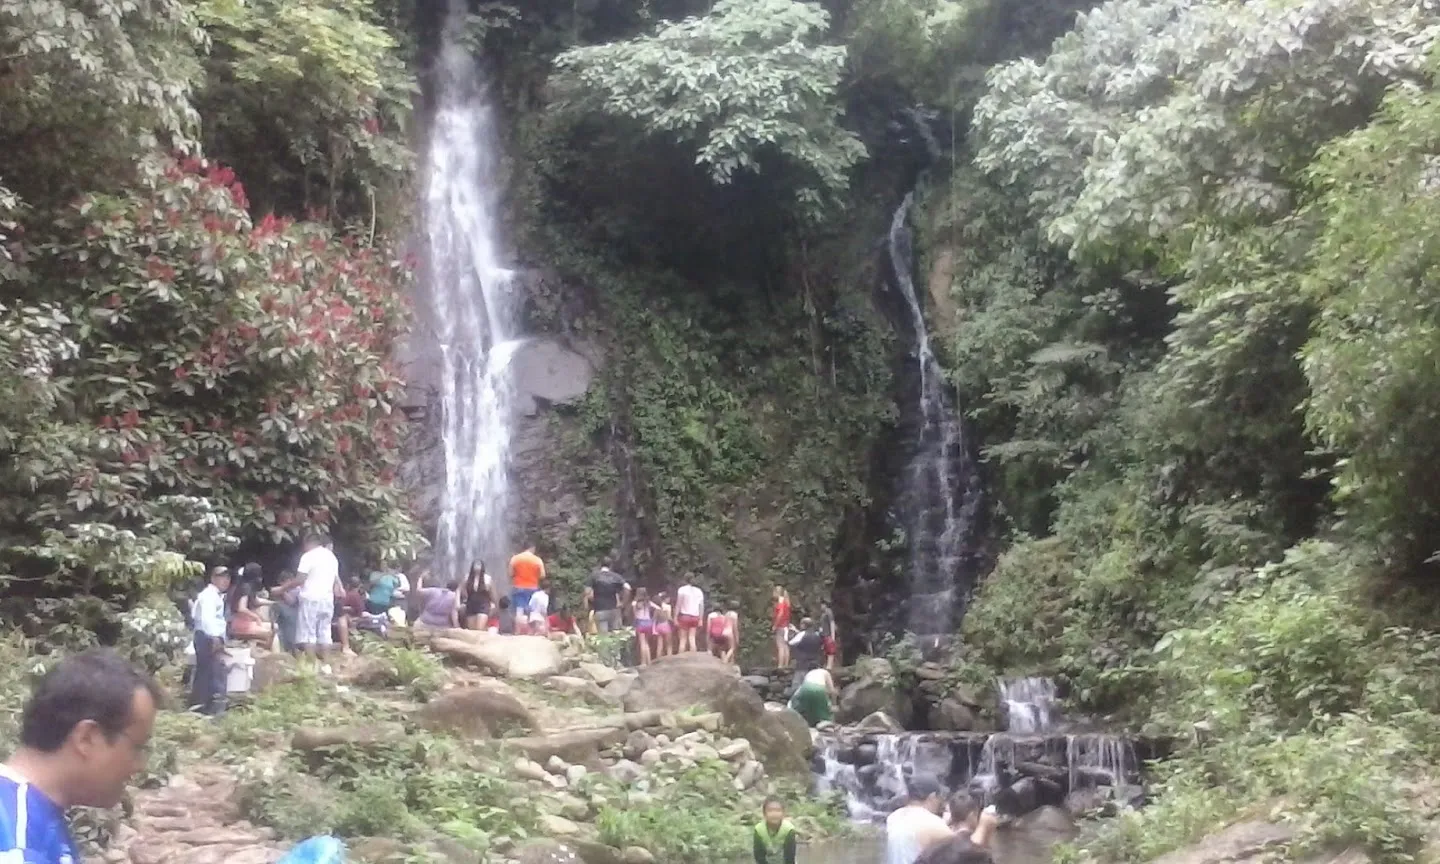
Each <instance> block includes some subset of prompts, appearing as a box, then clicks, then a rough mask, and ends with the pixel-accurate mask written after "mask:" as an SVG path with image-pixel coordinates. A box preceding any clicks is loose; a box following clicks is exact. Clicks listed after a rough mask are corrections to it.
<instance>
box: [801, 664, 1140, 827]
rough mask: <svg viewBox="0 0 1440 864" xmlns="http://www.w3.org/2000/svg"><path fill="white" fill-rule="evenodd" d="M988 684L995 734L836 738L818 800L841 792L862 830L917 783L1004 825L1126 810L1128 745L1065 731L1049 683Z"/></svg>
mask: <svg viewBox="0 0 1440 864" xmlns="http://www.w3.org/2000/svg"><path fill="white" fill-rule="evenodd" d="M995 684H996V689H997V695H998V696H999V700H1000V702H1001V704H1002V705H1003V706H1004V708H1005V716H1006V718H1007V721H1006V730H1005V731H1004V732H996V733H984V732H959V733H927V732H919V733H912V732H906V733H900V734H865V733H859V734H850V735H846V734H845V733H843V732H842V733H840V734H838V735H836V736H835V737H830V738H827V739H825V740H824V742H823V744H822V746H821V748H820V753H819V758H818V759H817V760H816V765H815V772H816V775H817V776H816V784H817V786H818V787H819V790H820V791H821V792H825V791H830V790H837V791H841V792H843V793H844V796H845V799H846V802H847V805H848V809H849V812H850V815H851V817H852V818H855V819H858V820H862V821H875V820H878V819H881V818H883V817H884V815H885V814H886V813H888V812H889V811H891V810H893V809H894V808H895V807H897V806H899V805H900V804H902V803H904V800H905V789H906V784H907V781H908V780H909V778H911V777H913V776H914V775H916V774H921V773H923V774H928V775H931V776H933V777H935V778H936V779H937V780H939V781H940V782H941V783H942V784H943V785H945V786H946V787H947V788H949V789H952V790H954V789H968V790H969V791H970V792H971V793H972V794H974V795H977V796H980V797H982V798H983V799H985V800H986V801H989V802H993V803H995V804H996V805H997V806H999V807H1000V809H1001V811H1002V812H1004V813H1007V814H1012V815H1013V814H1019V813H1025V812H1029V811H1030V810H1033V809H1035V808H1036V807H1038V806H1040V805H1043V804H1056V805H1058V804H1061V803H1066V804H1069V803H1071V800H1072V796H1075V797H1074V801H1075V803H1076V806H1077V807H1078V808H1081V809H1084V808H1086V807H1091V806H1094V805H1095V804H1097V803H1103V802H1106V801H1109V802H1112V803H1113V804H1118V805H1120V806H1129V805H1132V804H1134V803H1135V802H1137V801H1138V800H1140V799H1141V798H1143V788H1142V787H1141V786H1140V785H1139V784H1140V782H1141V776H1142V764H1143V763H1142V760H1141V758H1140V751H1139V749H1137V745H1136V742H1135V741H1134V740H1132V739H1130V738H1127V737H1125V736H1122V735H1112V734H1106V733H1099V732H1067V731H1065V730H1064V724H1063V718H1062V717H1061V715H1060V711H1059V708H1058V696H1057V693H1056V687H1055V683H1054V682H1053V681H1051V680H1050V679H1048V678H1002V679H1000V680H998V681H996V682H995ZM1146 746H1147V747H1151V746H1152V745H1150V744H1147V745H1146ZM1147 752H1149V753H1150V754H1151V756H1152V757H1153V755H1154V754H1155V750H1154V749H1149V750H1147Z"/></svg>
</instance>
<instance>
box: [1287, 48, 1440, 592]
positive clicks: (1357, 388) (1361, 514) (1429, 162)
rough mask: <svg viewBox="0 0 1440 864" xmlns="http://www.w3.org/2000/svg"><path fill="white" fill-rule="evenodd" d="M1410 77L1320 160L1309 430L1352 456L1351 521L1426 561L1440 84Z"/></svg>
mask: <svg viewBox="0 0 1440 864" xmlns="http://www.w3.org/2000/svg"><path fill="white" fill-rule="evenodd" d="M1434 75H1435V73H1434V71H1433V66H1432V71H1429V72H1428V74H1427V75H1426V77H1425V80H1424V83H1423V84H1422V85H1416V86H1405V87H1397V88H1395V89H1394V90H1393V92H1392V93H1391V94H1390V96H1389V98H1388V99H1387V100H1386V102H1385V105H1384V107H1383V108H1382V110H1381V112H1380V114H1379V115H1378V117H1377V118H1376V120H1375V122H1373V123H1371V124H1370V125H1368V126H1366V127H1365V128H1363V129H1359V130H1356V131H1355V132H1354V133H1352V134H1350V135H1347V136H1344V137H1342V138H1339V139H1337V140H1335V141H1334V142H1332V143H1331V144H1330V145H1329V146H1328V147H1326V149H1325V151H1324V152H1323V153H1322V154H1321V158H1320V159H1319V160H1318V161H1317V162H1316V163H1315V165H1314V168H1313V177H1314V180H1315V182H1316V183H1317V184H1318V185H1319V187H1320V188H1321V189H1322V190H1323V193H1324V194H1323V196H1322V197H1321V198H1320V199H1319V201H1317V202H1316V205H1315V208H1314V209H1315V211H1316V214H1317V215H1318V216H1319V217H1320V218H1322V219H1323V220H1324V228H1323V230H1321V231H1320V232H1319V236H1318V238H1317V240H1316V242H1315V245H1314V247H1313V248H1314V253H1313V256H1312V258H1311V266H1310V268H1309V271H1308V273H1306V276H1305V279H1304V283H1303V284H1304V288H1305V292H1306V295H1307V297H1309V298H1310V299H1312V300H1313V302H1315V303H1317V304H1319V305H1320V307H1321V309H1322V311H1321V313H1320V315H1319V317H1318V319H1317V320H1316V322H1315V325H1314V327H1313V329H1312V331H1311V333H1310V338H1309V340H1308V341H1307V342H1306V343H1305V346H1304V351H1303V358H1304V368H1305V375H1306V378H1307V380H1308V382H1309V387H1310V398H1309V402H1308V404H1307V406H1306V420H1307V424H1308V426H1309V428H1310V429H1311V430H1312V431H1313V432H1314V434H1315V435H1316V436H1317V437H1318V438H1319V439H1320V441H1322V442H1323V443H1324V444H1325V445H1326V446H1327V447H1328V448H1330V449H1331V450H1332V451H1333V452H1334V453H1336V454H1337V455H1338V456H1340V457H1341V462H1340V470H1339V472H1338V474H1337V476H1336V478H1335V493H1336V499H1337V500H1338V502H1339V503H1340V505H1341V507H1343V508H1344V510H1345V512H1346V513H1347V514H1348V515H1349V517H1350V519H1351V524H1352V525H1353V526H1354V527H1356V528H1358V529H1360V530H1361V531H1362V532H1363V533H1364V534H1365V535H1366V536H1368V537H1369V538H1371V539H1372V540H1376V541H1379V545H1380V548H1382V549H1384V550H1386V551H1387V553H1388V556H1387V557H1388V558H1389V563H1390V564H1391V565H1392V566H1395V567H1398V568H1400V569H1402V570H1413V569H1415V568H1417V567H1420V566H1421V565H1422V564H1424V563H1429V564H1431V565H1433V564H1434V563H1435V562H1436V560H1437V556H1440V548H1437V547H1440V543H1437V541H1436V537H1437V534H1440V397H1437V394H1440V269H1437V268H1440V259H1437V257H1436V253H1435V251H1434V249H1433V246H1434V241H1433V238H1434V236H1435V232H1436V231H1437V230H1440V198H1437V193H1440V182H1437V177H1440V161H1437V159H1436V157H1435V156H1434V155H1433V154H1434V153H1435V152H1436V148H1437V146H1440V91H1437V89H1436V81H1435V78H1434Z"/></svg>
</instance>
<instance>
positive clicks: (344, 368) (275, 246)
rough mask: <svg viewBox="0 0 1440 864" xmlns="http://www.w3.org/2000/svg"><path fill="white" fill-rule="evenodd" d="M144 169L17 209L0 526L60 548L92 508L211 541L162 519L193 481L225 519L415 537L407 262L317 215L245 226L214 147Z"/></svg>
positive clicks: (398, 540) (274, 535) (239, 192)
mask: <svg viewBox="0 0 1440 864" xmlns="http://www.w3.org/2000/svg"><path fill="white" fill-rule="evenodd" d="M140 167H141V182H140V184H139V185H138V186H137V187H136V188H134V189H132V190H127V191H123V192H117V193H104V194H101V193H96V194H91V195H86V196H83V197H82V198H80V199H79V200H77V201H76V202H75V203H74V204H73V205H72V206H71V207H69V208H66V209H65V210H63V211H62V212H60V213H58V214H57V215H56V216H55V217H54V218H52V219H42V218H39V217H36V218H34V219H32V220H30V221H31V223H32V224H30V225H26V226H23V227H25V229H26V230H25V231H24V234H23V237H24V242H23V244H18V245H19V251H20V252H21V253H22V257H23V259H24V260H25V262H26V263H25V267H24V270H23V271H21V273H20V277H21V279H20V281H19V282H11V283H10V290H11V291H12V292H13V293H17V294H19V295H20V296H21V297H22V304H23V305H20V306H18V307H15V308H12V309H11V310H9V313H8V314H7V315H6V316H5V317H4V318H3V319H0V325H3V326H0V338H3V339H4V340H5V341H6V342H7V343H9V344H11V345H15V346H17V347H18V349H19V350H17V351H16V353H15V355H13V356H14V357H15V358H16V359H14V360H11V361H9V364H8V365H6V366H3V367H0V392H4V393H5V394H7V395H11V396H14V397H15V399H14V401H13V403H11V405H10V406H9V407H8V408H7V412H19V414H20V416H18V417H16V416H14V415H13V413H8V414H7V416H6V417H5V418H4V419H5V424H4V426H5V432H4V433H0V451H3V453H4V458H3V460H0V464H3V465H4V466H5V468H4V470H3V473H0V483H3V486H4V488H5V490H6V492H5V494H4V496H3V499H4V502H5V503H4V505H3V509H0V522H3V524H4V526H5V530H6V531H7V532H10V533H12V534H14V535H17V536H20V537H32V538H36V539H41V538H42V537H43V539H44V542H43V543H41V544H40V545H34V544H32V545H29V546H26V547H25V548H24V549H21V550H19V551H20V552H23V553H27V554H29V555H31V556H34V555H40V556H41V557H43V558H46V559H49V560H51V561H52V562H53V563H55V564H57V565H63V564H64V562H66V561H69V560H79V559H83V558H84V556H83V555H80V554H79V553H77V552H73V551H65V549H62V548H61V545H62V544H61V543H60V538H61V537H62V536H65V537H70V538H71V539H72V540H75V541H76V542H81V541H84V538H83V537H78V536H77V535H75V533H74V532H73V531H71V532H66V531H65V526H67V525H72V524H78V523H86V522H100V523H104V524H106V525H109V526H115V527H116V528H120V529H128V530H133V531H136V532H137V533H138V532H145V533H146V535H147V536H152V537H156V538H157V539H160V540H162V541H165V542H167V543H168V544H172V545H171V548H180V549H187V550H189V551H193V552H194V553H196V554H197V556H204V555H207V554H213V553H214V551H215V547H214V545H213V543H214V542H217V541H207V542H209V543H211V544H212V545H210V546H206V545H204V544H202V543H201V542H200V538H199V536H198V535H197V534H196V533H195V532H191V536H188V537H187V536H178V535H176V534H175V532H172V531H169V530H167V529H166V528H165V526H166V525H173V524H176V522H177V520H176V519H175V513H174V510H173V506H174V503H175V502H177V501H181V500H190V499H198V501H199V502H200V503H199V506H201V507H202V509H204V510H209V509H210V508H212V507H213V508H216V509H217V512H218V513H220V514H223V518H224V519H226V520H233V529H227V530H224V531H221V532H220V533H221V534H222V535H229V534H231V531H232V530H233V533H234V534H237V535H239V534H243V535H246V536H252V537H256V536H263V537H267V538H269V539H271V540H272V541H277V542H278V541H282V540H285V539H287V538H293V537H295V536H296V535H297V534H298V533H299V532H300V531H302V530H303V529H304V528H305V527H306V526H309V525H330V524H333V523H336V522H345V523H349V524H352V525H355V526H357V527H358V529H359V532H360V533H361V535H362V536H363V537H364V539H366V540H367V541H369V546H370V548H371V549H373V550H375V552H376V553H378V554H379V555H381V556H384V557H392V558H393V557H396V556H400V555H405V554H408V553H409V552H410V551H411V550H412V549H413V547H414V545H415V544H416V543H417V542H418V536H417V535H416V534H415V531H414V528H413V526H412V525H411V524H410V523H409V521H408V517H406V516H405V515H404V509H403V505H402V502H401V500H400V498H399V496H398V491H397V489H396V487H395V485H394V479H395V478H394V473H395V468H396V465H397V463H398V447H399V439H400V435H401V431H400V424H401V423H402V422H403V421H402V419H401V417H400V415H399V414H398V412H397V411H396V410H395V407H394V399H395V397H396V396H397V395H398V392H399V389H400V386H401V385H400V382H399V380H398V378H397V377H396V372H395V369H394V368H393V367H392V366H391V364H390V361H389V360H388V359H387V358H388V355H389V353H390V350H391V345H392V342H393V340H394V338H395V336H396V335H397V333H398V332H399V328H400V327H401V326H402V324H403V321H404V317H405V310H404V305H403V297H404V287H405V285H406V284H407V279H408V275H407V268H406V266H405V265H404V264H403V263H402V262H400V261H398V260H396V259H394V258H392V257H390V256H387V255H385V254H384V253H383V252H381V251H379V250H373V249H369V248H361V247H357V246H356V244H354V243H353V241H352V240H351V239H349V238H338V237H336V236H334V235H333V234H332V233H331V232H330V230H329V229H327V228H325V227H323V226H321V225H318V224H315V223H294V222H290V221H288V220H279V219H276V218H274V217H273V216H267V217H266V218H265V219H263V220H261V221H260V222H259V223H257V224H252V223H251V221H250V218H249V216H248V215H247V213H246V211H245V205H246V203H247V202H246V200H245V193H244V190H243V188H242V187H241V186H240V184H239V183H238V182H237V181H236V180H235V179H234V175H233V174H232V173H231V172H230V171H229V170H228V169H224V168H221V167H219V166H216V165H214V164H213V163H208V162H202V161H198V160H193V159H191V160H186V161H184V162H176V161H174V160H171V159H163V158H151V159H147V160H146V161H145V162H144V163H142V164H141V166H140ZM15 245H16V244H12V248H14V247H15ZM7 353H8V352H7ZM175 496H182V499H177V498H176V497H175ZM184 506H190V505H184ZM195 518H199V519H200V522H202V523H204V522H206V520H205V519H203V518H200V517H195ZM212 521H213V518H212ZM179 524H188V523H187V522H185V521H183V520H179ZM57 531H58V532H59V533H58V534H57V533H56V532H57ZM91 533H92V534H93V532H91ZM107 536H108V535H107ZM84 542H89V541H84ZM12 551H13V550H12ZM61 569H62V570H63V569H64V568H63V567H61ZM115 571H116V568H111V572H115ZM118 572H119V573H121V574H123V573H124V572H125V571H124V569H123V568H120V569H119V570H118Z"/></svg>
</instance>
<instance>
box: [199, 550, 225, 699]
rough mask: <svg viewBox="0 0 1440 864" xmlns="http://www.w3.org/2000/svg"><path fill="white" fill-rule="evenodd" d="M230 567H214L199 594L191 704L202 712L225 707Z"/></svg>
mask: <svg viewBox="0 0 1440 864" xmlns="http://www.w3.org/2000/svg"><path fill="white" fill-rule="evenodd" d="M229 590H230V571H229V569H227V568H225V567H214V568H212V569H211V570H210V584H209V585H206V586H205V588H204V589H203V590H201V592H200V596H198V597H196V598H195V606H194V621H195V677H194V678H193V679H192V680H191V682H190V707H191V708H193V709H196V710H198V711H199V712H200V713H201V714H211V715H214V714H220V713H222V712H223V711H224V710H225V691H226V688H225V673H226V670H225V630H226V621H225V592H227V591H229Z"/></svg>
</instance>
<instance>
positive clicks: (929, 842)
mask: <svg viewBox="0 0 1440 864" xmlns="http://www.w3.org/2000/svg"><path fill="white" fill-rule="evenodd" d="M908 791H909V797H910V800H909V801H907V802H906V804H905V806H904V807H901V808H900V809H899V810H896V811H895V812H894V813H891V814H890V815H889V817H887V818H886V819H885V864H915V859H917V858H919V857H920V853H922V852H924V851H925V850H926V849H928V848H930V847H931V846H933V845H934V844H936V843H939V842H942V841H944V840H948V839H950V838H951V837H953V836H954V833H953V832H952V831H951V830H950V826H949V825H947V824H945V820H944V818H942V817H941V815H940V814H941V813H942V812H943V811H944V810H945V798H944V797H943V790H942V789H941V788H940V783H939V781H937V780H936V779H935V778H934V777H931V776H929V775H928V774H916V775H915V776H914V777H912V778H910V783H909V790H908Z"/></svg>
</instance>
